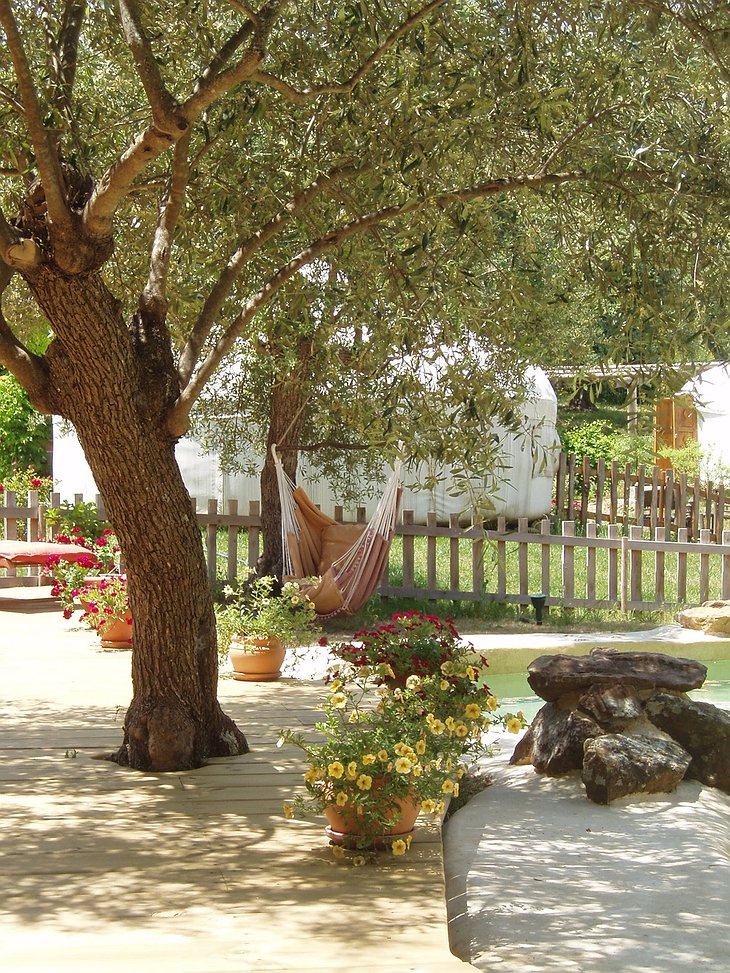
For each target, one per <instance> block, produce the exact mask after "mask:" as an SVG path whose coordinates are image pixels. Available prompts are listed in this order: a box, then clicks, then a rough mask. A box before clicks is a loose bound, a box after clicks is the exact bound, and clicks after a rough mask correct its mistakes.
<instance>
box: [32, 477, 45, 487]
mask: <svg viewBox="0 0 730 973" xmlns="http://www.w3.org/2000/svg"><path fill="white" fill-rule="evenodd" d="M30 485H31V486H32V487H39V486H43V480H39V479H38V477H33V479H32V480H31V481H30Z"/></svg>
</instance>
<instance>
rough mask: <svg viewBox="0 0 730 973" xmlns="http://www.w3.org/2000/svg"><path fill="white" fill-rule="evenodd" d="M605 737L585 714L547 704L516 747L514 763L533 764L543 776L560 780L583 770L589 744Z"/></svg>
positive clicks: (513, 756) (512, 760)
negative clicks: (559, 778) (584, 750)
mask: <svg viewBox="0 0 730 973" xmlns="http://www.w3.org/2000/svg"><path fill="white" fill-rule="evenodd" d="M601 733H603V730H601V728H600V727H599V726H598V724H597V723H595V722H594V721H593V720H592V719H590V717H588V716H586V715H584V714H583V713H578V712H576V711H575V710H565V709H560V707H558V706H556V705H555V704H554V703H547V704H546V705H545V706H543V707H542V709H541V710H540V711H539V712H538V714H537V716H536V717H535V719H534V720H533V721H532V723H531V724H530V726H529V728H528V730H527V732H526V733H525V735H524V736H523V737H522V739H521V740H520V741H519V743H518V744H517V746H516V747H515V750H514V752H513V754H512V757H511V758H510V763H511V764H529V763H531V764H532V765H533V767H534V768H535V770H536V771H537V772H538V773H539V774H547V775H548V776H550V777H560V776H561V774H568V773H570V772H571V771H574V770H580V769H581V767H582V766H583V745H584V743H585V741H586V740H588V739H590V738H591V737H595V736H598V735H599V734H601Z"/></svg>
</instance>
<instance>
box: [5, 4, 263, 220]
mask: <svg viewBox="0 0 730 973" xmlns="http://www.w3.org/2000/svg"><path fill="white" fill-rule="evenodd" d="M0 2H2V0H0ZM252 36H253V26H252V24H251V23H246V24H245V25H244V26H243V27H242V28H241V29H240V30H238V31H237V32H236V33H235V34H234V35H233V36H232V37H231V38H230V39H229V41H228V42H227V43H226V44H225V45H224V46H223V48H221V50H220V51H219V52H218V53H217V54H216V55H215V57H214V58H213V60H212V61H211V63H210V64H209V65H208V68H207V69H206V71H205V72H204V73H203V75H202V76H201V78H200V80H199V81H198V83H197V84H196V86H195V91H194V92H193V94H192V95H191V96H190V97H189V98H188V100H187V101H186V102H185V103H184V104H182V105H180V106H177V108H176V111H175V115H176V117H179V118H181V119H182V120H183V121H184V122H185V123H186V124H187V126H188V127H190V126H192V124H193V122H194V121H195V120H196V119H197V118H198V117H199V116H200V114H201V113H202V112H203V111H204V110H205V109H206V108H207V107H208V106H209V105H211V104H212V103H213V102H214V101H215V100H216V99H217V98H219V97H221V95H223V94H225V93H226V92H227V91H229V90H230V89H231V88H233V87H235V86H236V85H237V84H239V83H240V82H241V81H244V80H245V79H246V78H248V77H250V76H251V74H252V73H253V72H254V71H255V70H256V68H257V67H258V65H259V63H260V61H261V59H262V57H263V54H262V52H261V51H251V50H249V51H248V52H247V53H246V54H245V55H244V56H243V57H242V58H241V60H240V61H239V62H238V64H236V65H235V66H234V67H232V68H229V69H228V70H227V71H223V70H222V66H223V65H224V64H225V63H226V62H227V61H228V60H229V59H230V57H231V56H232V55H233V54H234V53H235V52H236V50H237V49H238V48H239V47H240V46H241V44H242V43H243V42H244V40H245V39H246V38H249V37H252ZM183 132H184V128H179V127H178V128H177V129H176V130H174V131H172V132H163V131H161V130H160V129H159V128H157V126H155V125H149V126H148V127H147V128H146V129H145V130H144V131H143V132H141V133H140V134H139V135H138V136H137V138H136V139H135V140H134V142H133V143H132V144H131V145H130V146H129V148H127V150H126V151H125V152H124V153H123V154H122V155H121V157H120V158H119V159H118V160H117V161H116V162H115V163H114V164H113V165H112V166H111V168H110V169H108V170H107V171H106V172H105V173H104V175H103V176H102V178H101V179H100V180H99V183H98V184H97V186H96V188H95V189H94V192H93V193H92V195H91V198H90V199H89V201H88V202H87V204H86V207H85V209H84V217H83V220H84V227H85V229H86V231H87V233H89V234H90V235H91V236H92V237H93V236H98V237H105V236H108V235H109V234H110V233H111V225H112V219H113V216H114V213H115V212H116V210H117V207H118V206H119V204H120V202H121V201H122V199H124V197H125V196H126V195H127V193H128V192H129V189H130V187H131V185H132V183H133V182H134V180H135V179H136V177H137V176H138V175H139V174H140V173H141V172H143V171H144V170H145V168H146V167H147V166H148V165H149V164H150V162H152V161H153V160H154V159H156V158H157V157H158V156H159V155H161V154H162V153H163V152H165V151H166V150H167V149H169V148H170V146H171V145H173V144H174V143H175V142H176V141H177V140H178V139H179V138H181V137H182V135H183Z"/></svg>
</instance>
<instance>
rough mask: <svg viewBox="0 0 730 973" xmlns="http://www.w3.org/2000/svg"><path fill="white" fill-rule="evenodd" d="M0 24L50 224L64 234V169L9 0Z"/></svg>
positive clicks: (1, 4)
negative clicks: (46, 126)
mask: <svg viewBox="0 0 730 973" xmlns="http://www.w3.org/2000/svg"><path fill="white" fill-rule="evenodd" d="M0 24H2V26H3V28H4V30H5V39H6V42H7V46H8V49H9V51H10V56H11V58H12V61H13V66H14V68H15V76H16V78H17V79H18V90H19V92H20V99H21V101H22V103H23V114H24V117H25V124H26V126H27V128H28V133H29V135H30V137H31V141H32V143H33V149H34V151H35V155H36V161H37V163H38V172H39V173H40V177H41V181H42V183H43V189H44V192H45V195H46V205H47V207H48V216H49V218H50V220H51V223H53V224H55V225H56V226H57V227H58V228H60V229H62V230H65V231H69V230H70V229H71V214H70V212H69V210H68V207H67V206H66V198H65V192H64V181H63V175H62V173H61V165H60V162H59V158H58V154H57V153H56V150H55V147H54V146H53V143H52V141H51V139H50V137H49V132H48V131H47V130H46V128H45V127H44V125H43V118H42V114H41V107H40V104H39V102H38V96H37V94H36V89H35V84H34V82H33V77H32V74H31V71H30V66H29V64H28V59H27V58H26V56H25V50H24V49H23V44H22V42H21V40H20V33H19V31H18V24H17V22H16V20H15V16H14V14H13V11H12V8H11V6H10V2H9V0H0Z"/></svg>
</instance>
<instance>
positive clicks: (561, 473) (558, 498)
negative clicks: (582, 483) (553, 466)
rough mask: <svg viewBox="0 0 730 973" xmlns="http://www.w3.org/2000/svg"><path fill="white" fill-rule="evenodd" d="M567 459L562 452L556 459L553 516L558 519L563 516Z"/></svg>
mask: <svg viewBox="0 0 730 973" xmlns="http://www.w3.org/2000/svg"><path fill="white" fill-rule="evenodd" d="M567 465H568V464H567V457H566V455H565V453H564V452H562V450H561V452H560V457H559V459H558V472H557V473H556V483H555V510H554V514H555V516H556V517H557V518H558V519H560V518H562V516H563V507H564V506H565V476H566V472H567Z"/></svg>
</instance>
